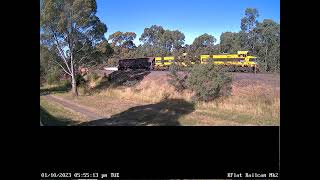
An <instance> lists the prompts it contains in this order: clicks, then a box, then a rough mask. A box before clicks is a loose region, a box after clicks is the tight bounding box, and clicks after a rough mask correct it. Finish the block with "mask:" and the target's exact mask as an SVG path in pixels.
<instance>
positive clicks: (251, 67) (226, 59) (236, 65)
mask: <svg viewBox="0 0 320 180" xmlns="http://www.w3.org/2000/svg"><path fill="white" fill-rule="evenodd" d="M256 59H257V57H255V56H251V55H249V53H248V51H238V52H237V54H219V55H200V61H199V63H201V64H207V63H211V62H212V63H214V64H216V65H222V66H225V67H228V69H229V70H230V71H256V70H257V62H256ZM195 63H196V62H191V64H195ZM173 64H177V65H179V66H187V64H186V63H185V62H177V61H175V57H174V56H167V57H155V58H154V69H155V70H164V69H168V68H169V67H170V66H171V65H173Z"/></svg>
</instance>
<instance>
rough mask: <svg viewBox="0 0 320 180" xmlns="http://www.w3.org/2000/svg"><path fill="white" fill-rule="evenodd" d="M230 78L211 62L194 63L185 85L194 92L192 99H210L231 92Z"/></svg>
mask: <svg viewBox="0 0 320 180" xmlns="http://www.w3.org/2000/svg"><path fill="white" fill-rule="evenodd" d="M231 82H232V78H231V77H230V76H228V75H227V74H226V73H225V72H224V71H222V70H221V69H220V68H219V67H217V66H214V65H213V64H205V65H204V64H199V65H194V66H193V67H192V68H191V69H190V75H189V76H188V78H187V80H186V84H187V87H188V88H189V89H191V90H193V91H194V92H195V97H194V99H196V100H199V101H211V100H214V99H216V98H218V97H220V96H228V95H229V94H230V92H231Z"/></svg>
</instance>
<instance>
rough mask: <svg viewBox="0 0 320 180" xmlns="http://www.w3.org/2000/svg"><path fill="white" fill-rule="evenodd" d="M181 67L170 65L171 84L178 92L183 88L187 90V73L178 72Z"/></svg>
mask: <svg viewBox="0 0 320 180" xmlns="http://www.w3.org/2000/svg"><path fill="white" fill-rule="evenodd" d="M179 69H180V68H179V67H178V66H176V65H173V66H170V67H169V71H170V73H169V77H170V79H169V84H171V85H172V86H173V87H174V88H175V90H176V91H178V92H182V91H183V90H185V89H186V88H187V85H186V79H187V75H179V74H178V70H179Z"/></svg>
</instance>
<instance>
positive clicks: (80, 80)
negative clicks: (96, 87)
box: [76, 74, 86, 86]
mask: <svg viewBox="0 0 320 180" xmlns="http://www.w3.org/2000/svg"><path fill="white" fill-rule="evenodd" d="M76 83H77V86H81V85H85V84H86V80H85V79H84V77H83V76H82V75H81V74H77V75H76Z"/></svg>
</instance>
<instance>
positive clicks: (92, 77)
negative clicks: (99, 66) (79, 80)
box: [88, 72, 99, 81]
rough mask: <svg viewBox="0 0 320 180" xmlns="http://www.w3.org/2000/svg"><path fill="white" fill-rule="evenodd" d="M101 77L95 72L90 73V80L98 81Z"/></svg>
mask: <svg viewBox="0 0 320 180" xmlns="http://www.w3.org/2000/svg"><path fill="white" fill-rule="evenodd" d="M98 78H99V75H98V74H97V73H95V72H91V73H90V74H88V80H89V81H96V80H97V79H98Z"/></svg>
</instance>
